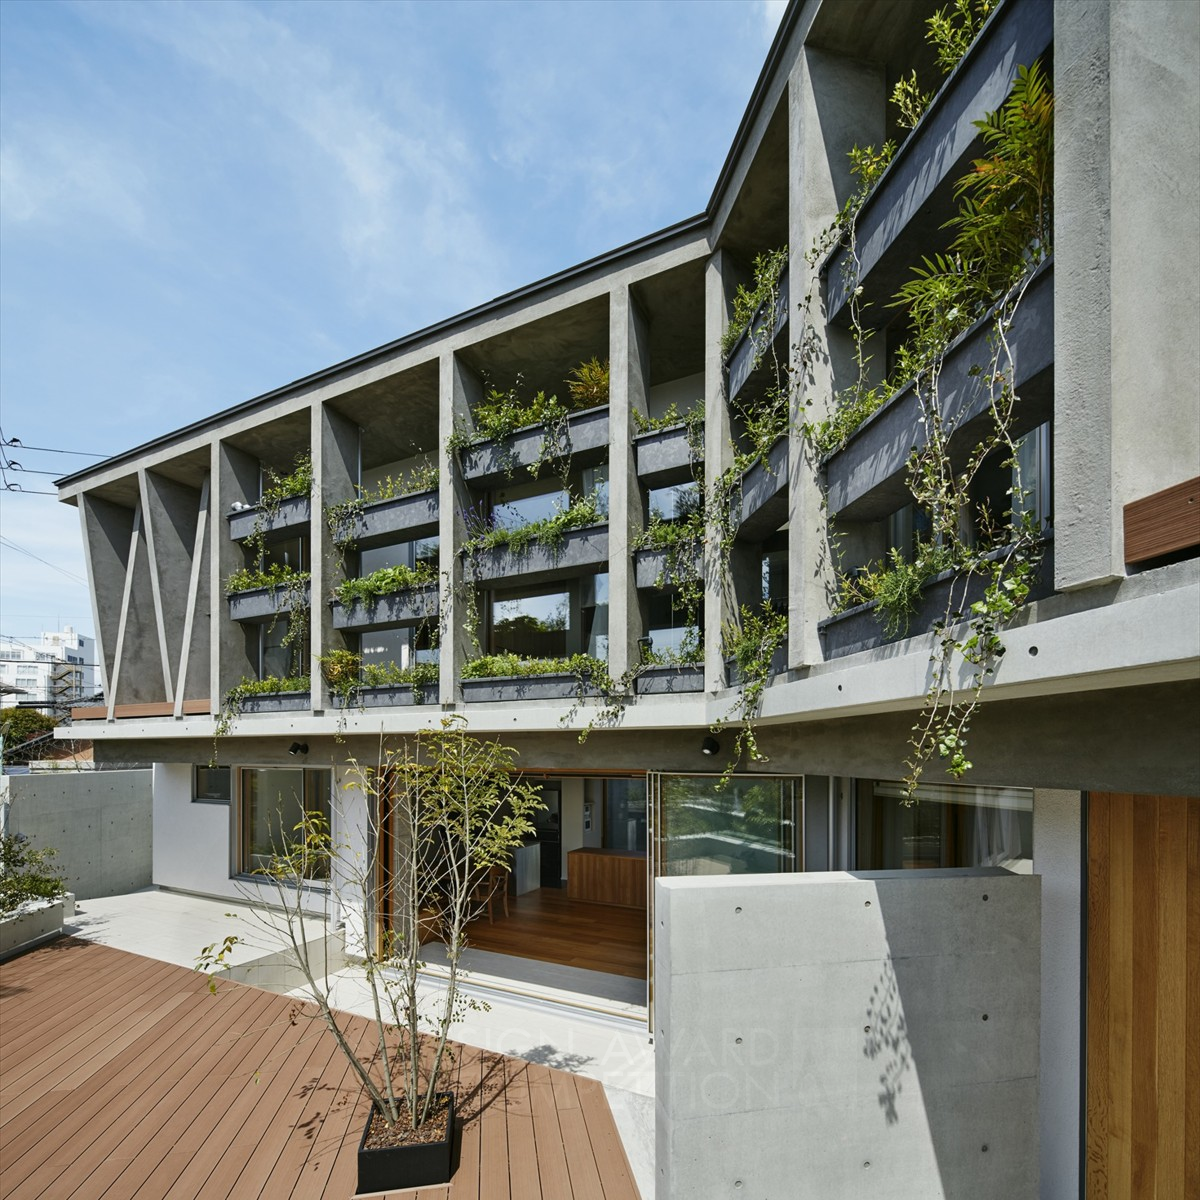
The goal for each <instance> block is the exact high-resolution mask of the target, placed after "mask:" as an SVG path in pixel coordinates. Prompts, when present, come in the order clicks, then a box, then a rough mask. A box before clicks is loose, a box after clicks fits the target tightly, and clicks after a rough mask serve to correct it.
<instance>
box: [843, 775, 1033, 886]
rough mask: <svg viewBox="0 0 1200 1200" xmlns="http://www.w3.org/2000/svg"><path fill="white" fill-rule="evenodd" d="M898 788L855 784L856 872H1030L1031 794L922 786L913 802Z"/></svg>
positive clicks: (896, 785) (883, 783) (886, 783)
mask: <svg viewBox="0 0 1200 1200" xmlns="http://www.w3.org/2000/svg"><path fill="white" fill-rule="evenodd" d="M903 795H904V787H903V784H900V783H895V782H891V781H887V780H875V781H867V780H859V781H858V787H857V805H856V823H857V831H858V836H857V843H858V854H857V863H858V867H859V868H860V869H861V870H864V871H892V870H920V869H922V868H929V867H1004V868H1006V869H1007V870H1009V871H1016V872H1019V873H1021V874H1026V875H1028V874H1030V873H1031V872H1032V870H1033V792H1031V791H1029V790H1028V789H1026V788H987V787H975V788H971V787H954V786H952V785H949V784H922V785H921V786H920V787H919V788H918V789H917V802H916V803H915V804H907V805H906V804H905V803H903Z"/></svg>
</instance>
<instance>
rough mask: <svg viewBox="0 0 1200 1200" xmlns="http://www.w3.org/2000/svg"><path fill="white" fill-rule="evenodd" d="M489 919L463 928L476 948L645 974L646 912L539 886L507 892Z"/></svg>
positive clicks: (630, 974) (633, 975)
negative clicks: (505, 901)
mask: <svg viewBox="0 0 1200 1200" xmlns="http://www.w3.org/2000/svg"><path fill="white" fill-rule="evenodd" d="M508 914H509V915H508V916H507V917H505V915H504V909H503V907H502V906H500V905H499V904H496V905H495V906H494V911H493V920H492V922H490V923H489V922H488V919H487V918H486V917H481V918H479V920H477V921H473V922H472V923H471V926H470V928H469V929H468V931H467V939H468V944H469V945H470V946H471V947H472V948H474V949H476V950H490V951H492V952H493V953H495V954H514V955H517V956H518V957H520V958H536V959H538V960H539V961H541V962H552V963H562V964H563V965H564V966H568V967H582V968H584V969H585V970H588V971H607V972H608V973H609V974H610V975H624V976H626V977H627V978H629V979H645V978H646V911H645V909H641V908H621V907H619V906H618V905H615V904H589V903H587V902H586V901H583V900H569V899H567V890H566V888H562V889H559V888H539V889H538V890H537V891H533V892H526V893H525V895H523V896H509V898H508Z"/></svg>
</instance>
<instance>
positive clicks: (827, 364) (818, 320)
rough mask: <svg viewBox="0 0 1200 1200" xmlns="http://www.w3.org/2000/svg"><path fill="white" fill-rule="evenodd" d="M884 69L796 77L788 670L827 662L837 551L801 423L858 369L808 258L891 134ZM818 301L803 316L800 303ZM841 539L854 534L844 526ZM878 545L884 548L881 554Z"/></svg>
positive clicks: (829, 57)
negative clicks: (863, 149)
mask: <svg viewBox="0 0 1200 1200" xmlns="http://www.w3.org/2000/svg"><path fill="white" fill-rule="evenodd" d="M885 83H886V81H885V78H884V69H883V67H882V66H880V65H879V64H876V63H866V62H861V61H858V60H856V59H851V58H844V57H841V56H839V55H833V54H827V53H823V52H821V51H819V50H815V49H813V48H812V47H806V48H805V49H804V52H803V53H802V54H801V55H800V56H799V57H798V59H797V61H796V65H795V67H794V68H793V71H792V75H791V79H790V81H789V98H788V126H789V128H788V141H789V145H790V152H791V155H792V161H791V164H790V166H791V170H792V174H793V177H794V178H795V179H796V180H798V184H797V185H795V186H793V187H792V188H791V194H790V201H789V225H790V236H789V247H790V254H789V266H788V275H789V279H790V281H791V289H792V297H793V300H794V301H795V303H793V305H792V310H791V314H790V318H789V319H790V329H789V341H790V343H791V344H792V345H793V346H804V345H806V344H811V346H812V353H811V354H810V355H809V356H807V361H806V362H805V363H804V365H803V366H802V367H801V368H800V370H799V371H798V372H797V375H798V379H797V387H796V389H795V405H796V411H795V420H794V421H793V431H792V446H791V466H792V469H791V473H790V475H789V477H788V664H789V666H791V667H793V668H796V667H802V666H806V665H808V664H810V663H814V662H821V661H822V660H823V658H824V654H823V651H822V648H821V642H820V637H819V635H818V630H817V623H818V622H819V621H820V620H821V619H822V618H824V617H825V616H827V615H828V613H829V608H830V604H829V595H830V590H831V588H832V586H833V573H834V566H835V561H834V551H833V547H832V546H831V544H830V541H829V538H828V520H827V514H826V512H825V509H824V505H823V503H822V490H821V479H820V467H819V465H818V464H817V463H816V462H814V461H812V459H811V458H810V456H809V455H807V454H806V453H805V444H804V439H803V437H802V435H801V433H800V428H799V427H800V423H801V422H802V421H804V420H806V419H807V420H819V419H821V418H822V417H824V416H826V415H827V414H828V413H830V412H831V411H832V409H833V406H834V396H835V394H836V392H837V390H838V387H839V386H844V385H843V384H842V383H841V380H842V379H843V378H844V377H845V376H846V375H847V373H848V372H852V371H853V362H854V355H853V345H852V343H851V340H850V337H849V335H848V334H847V333H846V332H845V331H843V330H841V329H838V328H837V327H834V326H830V325H828V324H827V323H826V321H825V290H824V287H823V286H822V281H821V278H820V271H819V268H818V267H817V266H814V265H813V264H811V263H810V262H809V261H808V259H807V258H806V254H807V253H808V252H809V251H810V249H811V248H812V246H813V244H814V241H815V239H816V238H817V237H818V236H819V235H820V233H821V232H822V231H823V230H825V229H828V228H829V226H830V223H831V222H832V221H833V219H834V217H835V216H836V214H837V212H838V209H839V208H840V207H841V205H842V204H843V203H844V202H845V200H846V198H847V197H848V196H849V195H850V194H851V192H852V191H853V188H854V180H853V178H852V176H851V175H850V160H849V157H848V154H847V152H848V151H849V150H850V148H851V147H852V146H854V145H856V144H868V143H873V144H876V145H877V144H879V143H880V142H882V141H883V138H884V136H885V128H884V126H885V118H886V115H887V96H886V87H885ZM805 296H809V297H811V301H810V305H811V309H810V311H809V312H808V313H807V314H806V313H805V312H804V310H803V308H802V307H801V306H802V304H803V298H804V297H805ZM806 317H807V320H806ZM839 532H840V533H842V535H843V536H845V537H849V536H851V534H850V532H849V531H847V530H846V528H845V525H844V523H843V525H842V526H839ZM882 550H883V547H882V546H881V547H880V549H879V552H880V553H882Z"/></svg>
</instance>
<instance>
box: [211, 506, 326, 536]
mask: <svg viewBox="0 0 1200 1200" xmlns="http://www.w3.org/2000/svg"><path fill="white" fill-rule="evenodd" d="M311 516H312V501H311V500H310V499H309V498H308V497H307V496H289V497H288V498H287V499H286V500H281V501H280V502H279V509H278V511H276V512H275V513H274V514H273V515H272V516H267V515H266V514H265V513H264V512H263V510H262V509H261V508H259V507H255V508H246V509H242V511H241V512H232V513H229V514H228V516H227V517H226V520H227V521H228V522H229V536H230V537H231V538H233V540H234V541H235V542H241V541H245V539H246V538H248V537H249V536H250V535H251V534H252V533H253V532H254V529H255V526H256V525H258V524H259V523H260V522H261V524H262V531H263V533H264V534H265V535H267V536H268V537H270V536H271V535H272V534H282V533H285V532H287V531H290V530H294V529H299V528H301V527H302V526H305V525H307V524H308V522H309V520H310V518H311Z"/></svg>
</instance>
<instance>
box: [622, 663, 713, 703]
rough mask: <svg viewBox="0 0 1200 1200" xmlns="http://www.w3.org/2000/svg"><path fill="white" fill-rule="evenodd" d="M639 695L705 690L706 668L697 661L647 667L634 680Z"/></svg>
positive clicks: (634, 687) (663, 694)
mask: <svg viewBox="0 0 1200 1200" xmlns="http://www.w3.org/2000/svg"><path fill="white" fill-rule="evenodd" d="M633 690H634V691H635V692H636V693H637V694H638V695H639V696H666V695H674V694H676V693H678V692H702V691H704V668H703V667H702V666H699V665H697V664H695V663H688V664H685V665H683V666H678V665H673V666H669V667H647V668H646V669H645V670H644V671H642V672H641V673H640V674H639V675H638V676H637V678H635V679H634V681H633Z"/></svg>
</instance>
